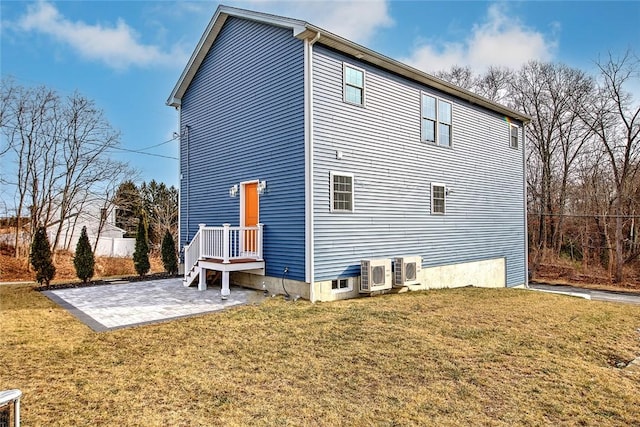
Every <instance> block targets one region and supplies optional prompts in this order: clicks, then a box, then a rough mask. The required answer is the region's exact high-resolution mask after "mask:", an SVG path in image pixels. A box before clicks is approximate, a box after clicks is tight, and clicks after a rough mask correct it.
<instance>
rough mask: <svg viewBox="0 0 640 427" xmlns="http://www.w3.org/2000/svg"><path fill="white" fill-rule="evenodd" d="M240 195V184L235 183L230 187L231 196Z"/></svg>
mask: <svg viewBox="0 0 640 427" xmlns="http://www.w3.org/2000/svg"><path fill="white" fill-rule="evenodd" d="M237 195H238V184H233V185H232V186H231V188H229V197H236V196H237Z"/></svg>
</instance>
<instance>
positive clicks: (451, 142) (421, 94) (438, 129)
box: [420, 91, 453, 148]
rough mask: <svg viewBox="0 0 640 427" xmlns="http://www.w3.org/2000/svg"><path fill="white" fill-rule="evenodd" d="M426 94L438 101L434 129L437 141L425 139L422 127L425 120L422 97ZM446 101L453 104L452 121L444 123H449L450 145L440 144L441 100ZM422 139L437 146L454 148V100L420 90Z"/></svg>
mask: <svg viewBox="0 0 640 427" xmlns="http://www.w3.org/2000/svg"><path fill="white" fill-rule="evenodd" d="M424 95H426V96H428V97H430V98H433V99H435V101H436V118H435V125H436V126H435V129H434V133H435V141H427V140H426V139H424V134H423V128H422V121H423V120H424V111H423V109H422V97H423V96H424ZM441 101H442V102H445V103H447V104H449V105H450V106H451V123H444V122H443V123H444V124H448V125H449V129H450V132H449V139H450V141H449V145H442V144H440V126H439V125H440V107H439V103H440V102H441ZM420 141H421V142H424V143H426V144H431V145H435V146H437V147H442V148H453V102H452V101H450V100H448V99H445V98H440V97H438V96H436V95H434V94H432V93H429V92H424V91H421V92H420Z"/></svg>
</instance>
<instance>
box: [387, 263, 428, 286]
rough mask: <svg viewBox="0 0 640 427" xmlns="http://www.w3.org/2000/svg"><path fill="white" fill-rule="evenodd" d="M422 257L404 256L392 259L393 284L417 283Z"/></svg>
mask: <svg viewBox="0 0 640 427" xmlns="http://www.w3.org/2000/svg"><path fill="white" fill-rule="evenodd" d="M421 269H422V257H420V256H404V257H396V258H394V259H393V286H407V285H417V284H418V283H419V281H418V276H419V273H420V270H421Z"/></svg>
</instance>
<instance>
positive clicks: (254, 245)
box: [182, 224, 265, 299]
mask: <svg viewBox="0 0 640 427" xmlns="http://www.w3.org/2000/svg"><path fill="white" fill-rule="evenodd" d="M262 236H263V224H258V225H257V226H255V227H245V226H239V227H232V226H231V225H230V224H223V225H222V227H207V226H206V225H205V224H199V228H198V231H197V232H196V234H195V236H193V239H192V240H191V242H190V243H189V244H188V245H186V246H185V247H184V266H185V274H184V279H183V282H182V284H183V285H184V286H191V284H193V283H194V282H195V280H196V279H198V290H201V291H204V290H206V289H207V280H206V279H207V277H206V271H207V270H214V271H219V272H221V274H222V291H221V295H222V298H223V299H226V298H227V297H228V296H229V272H231V271H250V272H252V273H255V274H262V275H264V268H265V261H264V259H263V257H262Z"/></svg>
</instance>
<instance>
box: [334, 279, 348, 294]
mask: <svg viewBox="0 0 640 427" xmlns="http://www.w3.org/2000/svg"><path fill="white" fill-rule="evenodd" d="M350 290H351V283H350V280H349V279H335V280H332V281H331V291H333V292H346V291H350Z"/></svg>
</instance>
